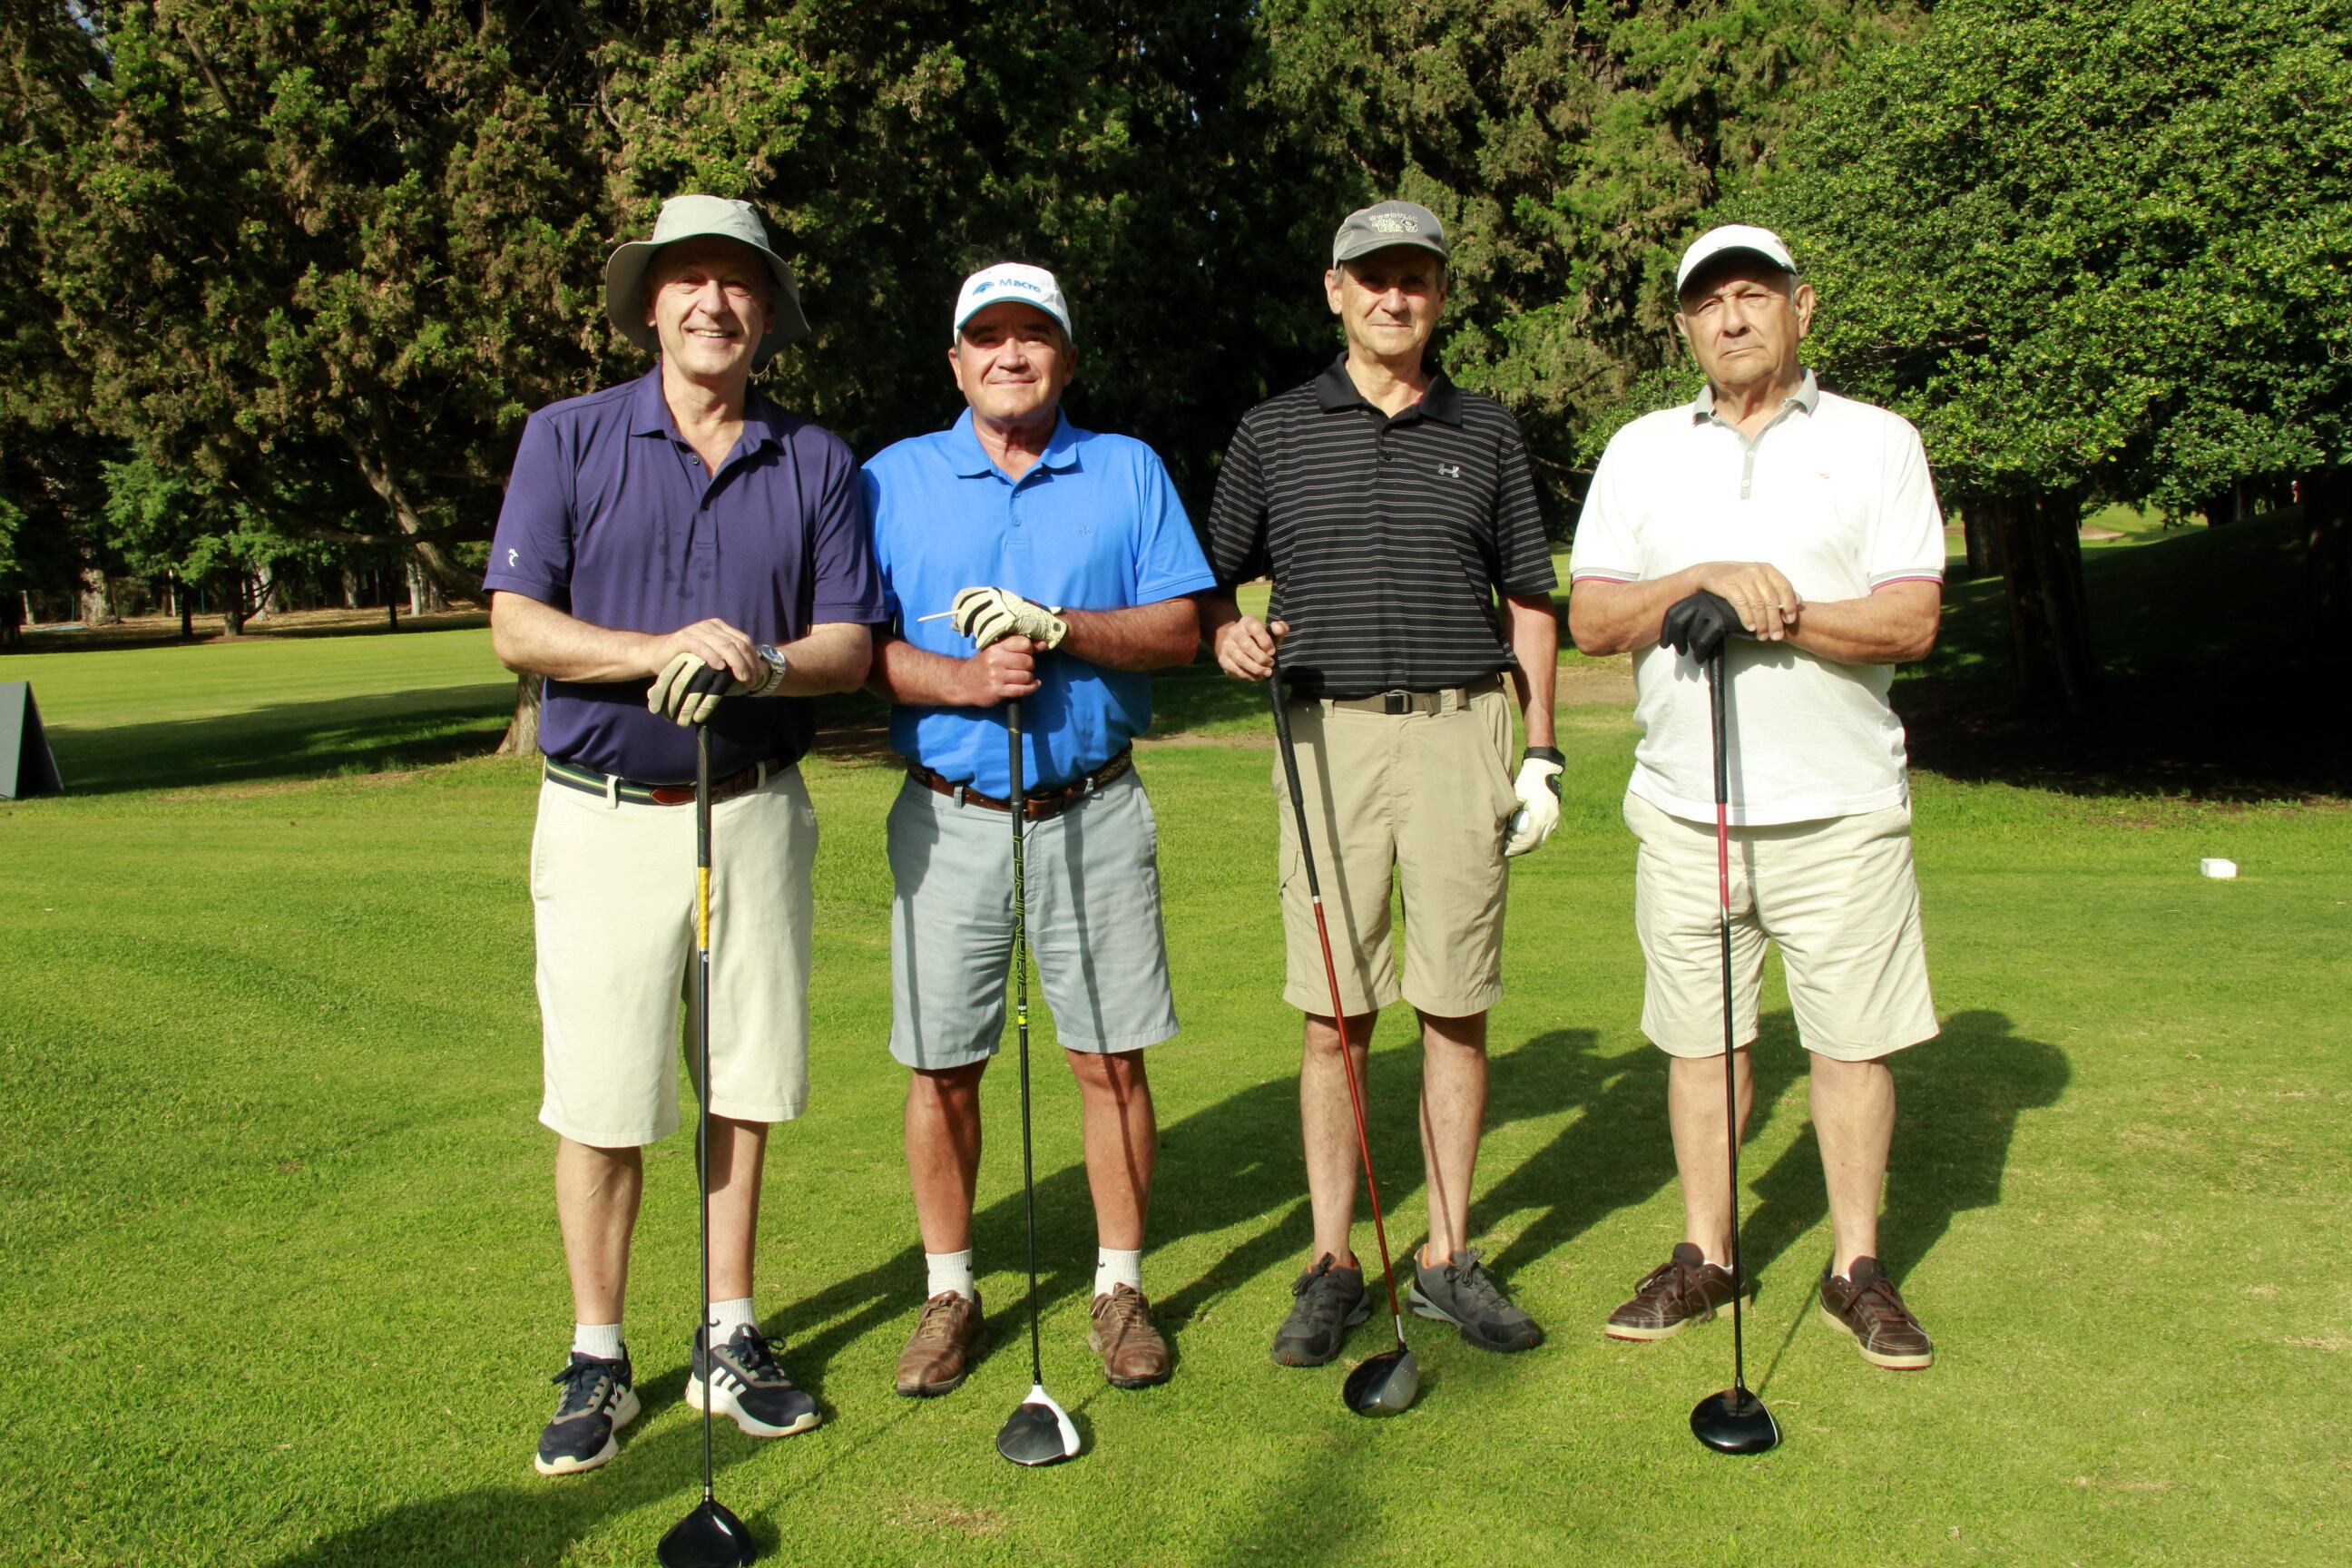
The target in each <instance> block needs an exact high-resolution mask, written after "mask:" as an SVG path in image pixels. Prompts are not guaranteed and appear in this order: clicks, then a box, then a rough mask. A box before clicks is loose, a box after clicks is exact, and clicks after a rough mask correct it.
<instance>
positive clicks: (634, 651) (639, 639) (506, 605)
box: [490, 593, 661, 682]
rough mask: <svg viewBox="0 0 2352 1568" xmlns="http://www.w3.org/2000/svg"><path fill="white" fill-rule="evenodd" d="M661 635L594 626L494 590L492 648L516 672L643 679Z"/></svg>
mask: <svg viewBox="0 0 2352 1568" xmlns="http://www.w3.org/2000/svg"><path fill="white" fill-rule="evenodd" d="M660 641H661V639H660V638H659V637H654V636H652V635H650V634H648V633H646V632H625V631H616V630H614V628H612V627H610V626H592V625H590V624H589V623H588V622H586V621H583V620H581V619H579V618H578V617H577V616H570V615H566V614H565V613H564V612H563V611H562V610H559V609H557V608H556V607H555V606H554V605H545V604H541V602H540V601H539V600H537V599H533V598H530V597H527V596H525V595H521V594H515V593H498V594H493V595H490V648H491V651H492V652H494V653H495V654H497V655H498V659H499V663H500V664H503V665H505V666H506V667H507V668H509V669H511V670H513V671H514V672H515V673H517V674H518V675H543V676H546V677H547V678H549V679H552V680H572V681H580V682H595V681H616V680H642V679H646V677H648V676H651V675H655V674H657V673H659V671H658V670H657V669H656V668H654V666H653V665H652V663H651V662H650V661H651V659H652V658H653V650H654V649H655V648H656V647H657V646H658V645H659V644H660Z"/></svg>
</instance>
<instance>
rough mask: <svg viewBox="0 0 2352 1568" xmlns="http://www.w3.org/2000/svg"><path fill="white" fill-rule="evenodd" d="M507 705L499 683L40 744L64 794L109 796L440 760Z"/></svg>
mask: <svg viewBox="0 0 2352 1568" xmlns="http://www.w3.org/2000/svg"><path fill="white" fill-rule="evenodd" d="M513 703H514V685H513V683H512V682H511V681H506V680H499V681H491V682H486V683H481V684H476V685H469V686H444V687H435V688H431V689H425V690H420V691H394V692H384V693H382V694H379V695H376V696H372V697H338V698H335V699H333V700H329V701H320V702H279V703H273V704H271V705H269V706H268V707H264V708H256V709H252V710H247V711H245V712H239V713H221V714H213V715H208V716H206V717H204V718H200V719H159V720H156V721H152V722H150V723H145V724H125V725H119V726H112V727H109V728H105V729H83V728H78V727H76V726H73V725H70V724H58V725H52V726H50V728H49V739H50V743H51V744H52V745H53V746H54V747H55V748H56V751H57V753H58V771H59V772H61V773H64V774H65V780H66V788H67V790H68V792H69V793H71V794H74V795H112V794H115V793H118V792H120V791H123V790H137V789H173V788H181V787H189V786H194V785H199V784H232V783H253V782H256V781H259V780H264V779H278V778H299V777H308V776H314V775H317V774H320V773H335V772H338V771H339V770H341V769H343V768H347V767H359V768H365V769H369V770H375V769H381V768H392V767H405V766H415V765H418V764H421V763H432V762H445V761H447V760H448V759H449V758H451V757H453V756H457V755H466V754H471V753H475V752H480V751H483V750H485V749H486V747H487V743H488V742H489V741H493V740H495V739H496V738H497V736H498V733H499V731H500V730H502V729H503V728H504V727H505V723H506V720H507V717H508V714H509V710H511V708H512V706H513Z"/></svg>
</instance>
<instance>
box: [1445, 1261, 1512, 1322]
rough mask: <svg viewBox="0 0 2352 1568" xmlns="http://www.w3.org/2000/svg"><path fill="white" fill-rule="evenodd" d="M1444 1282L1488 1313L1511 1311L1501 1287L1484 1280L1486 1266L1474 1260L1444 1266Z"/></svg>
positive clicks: (1490, 1280)
mask: <svg viewBox="0 0 2352 1568" xmlns="http://www.w3.org/2000/svg"><path fill="white" fill-rule="evenodd" d="M1445 1282H1446V1283H1447V1284H1449V1285H1451V1286H1453V1287H1454V1289H1457V1290H1463V1291H1466V1292H1468V1293H1469V1294H1470V1295H1471V1296H1472V1297H1474V1298H1475V1300H1477V1303H1478V1305H1480V1306H1481V1307H1484V1308H1486V1310H1488V1311H1490V1312H1507V1311H1510V1310H1512V1309H1511V1303H1510V1299H1509V1298H1508V1297H1507V1296H1505V1295H1504V1294H1503V1291H1502V1288H1501V1287H1499V1286H1497V1285H1496V1283H1495V1282H1494V1281H1493V1280H1492V1279H1488V1278H1486V1265H1485V1264H1483V1263H1481V1262H1479V1261H1478V1260H1477V1259H1476V1258H1472V1259H1471V1260H1470V1261H1469V1262H1467V1263H1448V1264H1446V1266H1445Z"/></svg>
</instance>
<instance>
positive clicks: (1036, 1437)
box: [996, 1383, 1078, 1466]
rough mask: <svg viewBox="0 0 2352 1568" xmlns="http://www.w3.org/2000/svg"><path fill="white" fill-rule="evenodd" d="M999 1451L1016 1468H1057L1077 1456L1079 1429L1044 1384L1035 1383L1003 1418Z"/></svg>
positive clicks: (998, 1444)
mask: <svg viewBox="0 0 2352 1568" xmlns="http://www.w3.org/2000/svg"><path fill="white" fill-rule="evenodd" d="M996 1451H997V1452H998V1453H1000V1454H1002V1455H1003V1456H1004V1457H1005V1458H1008V1459H1010V1460H1012V1461H1013V1463H1014V1464H1016V1465H1032V1466H1034V1465H1058V1464H1060V1463H1061V1462H1062V1461H1063V1460H1064V1459H1069V1458H1076V1457H1077V1452H1078V1429H1077V1427H1076V1426H1073V1425H1071V1423H1070V1417H1069V1413H1068V1412H1067V1411H1066V1410H1064V1409H1063V1408H1062V1407H1061V1406H1060V1405H1056V1404H1055V1403H1054V1396H1053V1395H1052V1394H1047V1393H1046V1392H1045V1384H1042V1383H1041V1384H1034V1385H1033V1386H1032V1387H1031V1388H1030V1390H1029V1397H1028V1398H1026V1399H1024V1400H1023V1401H1022V1402H1021V1407H1020V1408H1019V1409H1017V1410H1015V1411H1014V1412H1013V1414H1012V1415H1008V1416H1006V1417H1005V1418H1004V1425H1003V1427H1002V1428H1001V1429H999V1430H998V1432H997V1434H996Z"/></svg>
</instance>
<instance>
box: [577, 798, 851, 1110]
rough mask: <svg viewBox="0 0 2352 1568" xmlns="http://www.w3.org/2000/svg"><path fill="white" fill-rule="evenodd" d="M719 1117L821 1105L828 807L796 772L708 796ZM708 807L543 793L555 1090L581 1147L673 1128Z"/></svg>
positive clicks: (686, 1038) (688, 1043) (713, 1054)
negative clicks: (819, 986) (822, 814)
mask: <svg viewBox="0 0 2352 1568" xmlns="http://www.w3.org/2000/svg"><path fill="white" fill-rule="evenodd" d="M710 840H711V842H710V861H711V872H710V948H711V952H710V994H711V1008H710V1079H711V1095H710V1109H711V1111H712V1112H713V1113H714V1114H716V1115H719V1116H726V1117H732V1118H734V1119H736V1120H738V1121H791V1120H792V1119H793V1117H795V1116H798V1115H799V1114H800V1113H801V1110H802V1109H803V1107H804V1106H805V1105H806V1104H807V1103H808V975H809V929H810V925H811V918H812V899H811V895H810V890H809V868H810V866H811V864H812V863H813V862H814V860H815V858H816V812H815V810H814V808H813V807H812V806H811V805H809V798H808V790H807V788H806V787H805V786H804V785H803V784H802V783H801V775H800V770H799V769H797V768H787V769H785V770H784V771H783V772H782V773H778V774H777V775H775V776H774V777H772V778H771V779H769V780H768V782H767V783H766V784H763V785H761V787H760V788H758V789H755V790H748V791H746V792H745V793H743V794H741V795H736V796H734V797H733V798H731V799H728V800H722V801H720V802H719V804H718V805H716V806H714V807H712V808H711V825H710ZM694 886H695V872H694V808H693V807H692V806H690V805H637V804H634V803H631V802H628V801H621V802H618V803H615V804H611V805H608V804H606V803H605V802H604V800H602V799H600V798H598V797H597V796H595V795H586V794H583V793H582V792H581V791H579V790H575V789H569V788H566V787H565V786H563V785H562V784H548V783H542V784H541V785H540V788H539V826H538V829H537V831H536V832H534V833H533V834H532V836H531V842H530V900H531V908H532V913H533V916H534V924H535V926H536V928H537V931H538V936H539V974H538V978H539V1010H540V1017H541V1023H542V1024H543V1026H544V1028H545V1037H544V1046H543V1049H542V1058H543V1061H544V1065H545V1069H546V1079H547V1090H546V1098H545V1100H543V1101H542V1103H541V1106H540V1110H539V1119H540V1120H541V1121H543V1122H545V1123H546V1124H547V1125H548V1126H550V1127H551V1128H553V1129H554V1130H555V1131H558V1132H560V1133H562V1135H563V1136H565V1137H566V1138H570V1139H572V1141H574V1142H580V1143H587V1144H593V1145H594V1146H595V1147H597V1148H603V1149H621V1148H633V1147H635V1146H636V1145H638V1144H643V1143H651V1142H656V1140H658V1139H661V1138H666V1137H667V1136H668V1135H669V1134H670V1133H672V1132H674V1131H677V1124H678V1090H677V1079H678V1064H677V1059H676V1057H675V1056H674V1055H673V1053H674V1052H677V1051H678V1050H679V1049H680V1048H681V1044H683V1046H684V1047H685V1055H686V1059H687V1068H688V1072H691V1071H693V1069H694V1065H695V1063H694V1053H693V1048H692V1047H693V1044H694V1042H693V1040H692V1039H691V1038H690V1030H691V1026H692V1022H693V1020H692V1018H691V1017H690V1016H688V1009H686V1008H684V1007H682V1005H681V1004H682V1003H683V1002H684V1001H685V1000H686V999H687V998H689V997H691V996H692V995H693V986H694V979H693V976H694V966H695V953H694Z"/></svg>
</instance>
